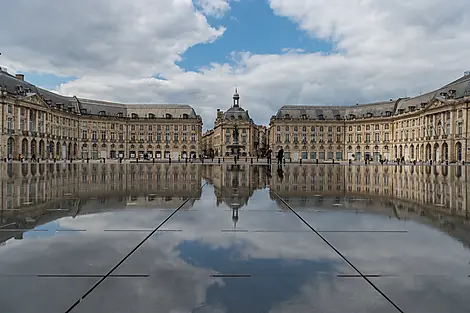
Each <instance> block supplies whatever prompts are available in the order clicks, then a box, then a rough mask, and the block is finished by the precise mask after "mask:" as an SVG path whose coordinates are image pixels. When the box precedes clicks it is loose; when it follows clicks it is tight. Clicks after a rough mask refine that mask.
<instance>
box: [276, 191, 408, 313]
mask: <svg viewBox="0 0 470 313" xmlns="http://www.w3.org/2000/svg"><path fill="white" fill-rule="evenodd" d="M270 192H272V193H273V194H274V195H275V196H276V197H278V198H279V200H281V202H282V203H284V205H285V206H287V207H288V208H289V210H291V212H292V213H294V214H295V216H297V217H298V218H299V219H300V220H301V221H302V222H303V223H304V224H305V225H306V226H307V227H308V228H310V229H311V230H312V231H313V232H314V233H315V234H316V235H317V236H318V237H320V239H321V240H322V241H323V242H325V243H326V244H327V245H328V246H329V247H330V248H331V249H333V250H334V251H335V252H336V254H338V255H339V256H340V257H341V258H342V259H343V260H344V261H345V262H346V263H348V264H349V266H351V267H352V268H353V269H354V270H355V271H356V272H357V273H358V274H359V275H360V277H362V279H364V280H365V281H366V282H367V283H368V284H369V285H370V286H371V287H372V288H374V289H375V290H376V291H377V292H378V293H380V295H382V297H384V298H385V299H386V300H387V301H388V302H389V303H390V304H391V305H392V306H393V307H394V308H395V309H397V310H398V311H399V312H401V313H404V311H403V310H402V309H400V307H399V306H398V305H397V304H396V303H395V302H393V300H392V299H390V298H389V297H388V296H387V295H386V294H385V293H384V292H383V291H382V290H380V289H379V287H377V286H376V285H375V284H374V283H373V282H372V281H371V280H370V279H369V278H368V277H367V276H366V275H364V274H363V273H362V272H361V271H360V270H359V269H358V268H357V267H356V266H354V264H352V262H351V261H349V260H348V259H347V258H346V257H345V256H344V255H343V254H342V253H341V252H340V251H339V250H338V249H337V248H336V247H335V246H333V244H331V243H330V242H329V241H328V240H327V239H326V238H325V237H323V236H322V235H321V234H320V233H319V232H318V231H317V230H316V229H315V228H314V227H313V226H311V225H310V223H308V222H307V221H306V220H305V219H304V218H303V217H302V216H300V214H299V213H297V212H296V211H295V210H294V209H293V208H292V207H291V206H290V205H289V204H288V203H287V202H286V201H285V200H284V199H283V198H282V197H281V196H280V195H278V194H277V192H275V191H273V190H270Z"/></svg>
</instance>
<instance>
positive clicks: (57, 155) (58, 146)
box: [55, 142, 60, 159]
mask: <svg viewBox="0 0 470 313" xmlns="http://www.w3.org/2000/svg"><path fill="white" fill-rule="evenodd" d="M55 157H56V158H58V159H60V142H58V143H57V144H56V145H55Z"/></svg>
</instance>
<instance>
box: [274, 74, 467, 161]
mask: <svg viewBox="0 0 470 313" xmlns="http://www.w3.org/2000/svg"><path fill="white" fill-rule="evenodd" d="M469 102H470V73H468V72H467V73H466V74H465V75H464V76H463V77H461V78H459V79H457V80H456V81H454V82H452V83H450V84H448V85H446V86H444V87H442V88H440V89H439V90H437V91H433V92H430V93H427V94H424V95H421V96H418V97H414V98H400V99H397V100H392V99H391V100H390V101H386V102H378V103H372V104H356V105H352V106H295V105H287V106H283V107H282V108H280V109H279V110H278V112H277V114H276V115H275V116H273V117H272V118H271V120H270V125H269V126H270V129H269V145H270V148H271V149H273V150H274V151H278V150H279V149H281V148H283V149H284V151H285V157H286V158H292V160H299V159H303V160H312V161H313V160H317V159H318V160H319V161H325V160H330V161H331V160H338V161H346V160H361V161H362V160H364V159H366V158H367V159H370V160H374V161H379V160H380V159H384V160H394V159H397V158H402V157H403V158H404V159H405V161H414V160H417V161H425V162H428V161H434V162H443V161H449V162H460V161H465V162H469V161H470V153H468V150H469V149H470V146H469V143H468V136H469V129H468V127H469V120H468V115H469Z"/></svg>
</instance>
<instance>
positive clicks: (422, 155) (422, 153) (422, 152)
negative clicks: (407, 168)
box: [419, 143, 426, 161]
mask: <svg viewBox="0 0 470 313" xmlns="http://www.w3.org/2000/svg"><path fill="white" fill-rule="evenodd" d="M419 157H420V160H421V161H424V160H425V159H426V156H425V155H424V143H423V144H421V151H420V153H419Z"/></svg>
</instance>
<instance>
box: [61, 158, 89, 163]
mask: <svg viewBox="0 0 470 313" xmlns="http://www.w3.org/2000/svg"><path fill="white" fill-rule="evenodd" d="M54 162H55V159H54ZM86 162H87V163H90V158H86Z"/></svg>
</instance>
